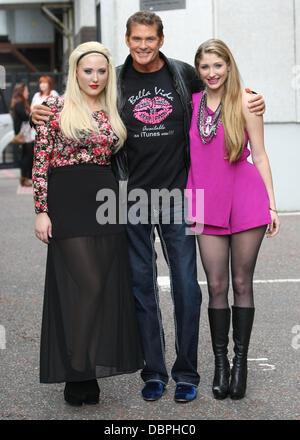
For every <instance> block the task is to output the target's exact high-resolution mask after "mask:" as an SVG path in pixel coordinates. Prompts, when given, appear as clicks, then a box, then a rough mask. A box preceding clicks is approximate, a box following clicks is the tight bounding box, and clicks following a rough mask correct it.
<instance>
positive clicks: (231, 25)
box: [101, 0, 300, 211]
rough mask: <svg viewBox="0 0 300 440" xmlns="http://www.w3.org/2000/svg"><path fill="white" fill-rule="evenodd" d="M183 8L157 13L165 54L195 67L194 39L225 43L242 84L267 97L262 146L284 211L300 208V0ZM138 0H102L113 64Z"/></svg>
mask: <svg viewBox="0 0 300 440" xmlns="http://www.w3.org/2000/svg"><path fill="white" fill-rule="evenodd" d="M186 5H187V8H186V9H180V10H171V11H158V12H157V14H158V15H159V16H160V17H161V18H162V20H163V23H164V33H165V44H164V46H163V48H162V51H163V52H164V53H165V54H166V55H167V56H169V57H173V58H178V59H181V60H183V61H186V62H188V63H190V64H193V60H194V54H195V51H196V49H197V47H198V46H199V44H200V43H201V42H203V41H205V40H207V39H208V38H220V39H222V40H224V41H225V42H226V43H227V44H228V46H229V47H230V49H231V50H232V52H233V55H234V57H235V59H236V61H237V63H238V66H239V69H240V72H241V76H242V79H243V83H244V85H245V86H247V87H250V88H251V89H252V90H256V91H258V92H261V93H262V94H263V96H264V98H265V100H266V104H267V110H266V113H265V117H264V120H265V143H266V149H267V152H268V155H269V159H270V163H271V167H272V173H273V180H274V187H275V196H276V199H277V205H278V208H279V209H280V210H282V211H288V210H300V191H299V188H300V172H299V167H300V125H299V122H300V0H284V1H282V0H272V1H270V0H247V1H246V0H187V2H186ZM138 10H139V0H126V1H124V0H101V19H102V38H103V43H104V44H105V45H107V46H108V47H109V48H110V50H111V52H112V54H113V56H114V59H115V61H116V64H121V63H123V61H124V59H125V57H126V56H127V55H128V48H127V46H126V45H125V43H124V34H125V26H126V21H127V18H128V17H129V16H130V15H131V14H133V13H134V12H136V11H138Z"/></svg>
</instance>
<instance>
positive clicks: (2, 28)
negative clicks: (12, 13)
mask: <svg viewBox="0 0 300 440" xmlns="http://www.w3.org/2000/svg"><path fill="white" fill-rule="evenodd" d="M0 35H7V17H6V11H0Z"/></svg>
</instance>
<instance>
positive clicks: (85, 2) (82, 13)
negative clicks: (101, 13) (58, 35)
mask: <svg viewBox="0 0 300 440" xmlns="http://www.w3.org/2000/svg"><path fill="white" fill-rule="evenodd" d="M73 3H74V34H75V35H76V34H77V33H78V32H79V30H80V29H81V28H82V27H85V26H87V27H90V26H96V14H95V12H96V6H95V0H74V2H73Z"/></svg>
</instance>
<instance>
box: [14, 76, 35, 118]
mask: <svg viewBox="0 0 300 440" xmlns="http://www.w3.org/2000/svg"><path fill="white" fill-rule="evenodd" d="M26 87H27V85H26V84H25V83H19V84H16V85H15V87H14V91H13V94H12V98H11V101H10V114H11V115H12V116H13V114H14V108H15V104H16V103H17V102H22V103H23V104H24V107H25V109H26V111H27V113H30V105H29V102H28V100H27V99H25V96H24V91H25V88H26Z"/></svg>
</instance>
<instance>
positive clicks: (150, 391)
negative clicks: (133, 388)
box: [142, 381, 165, 400]
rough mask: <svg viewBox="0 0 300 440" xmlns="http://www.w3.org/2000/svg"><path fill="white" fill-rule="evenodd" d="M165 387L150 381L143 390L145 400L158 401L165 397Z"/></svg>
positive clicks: (160, 383)
mask: <svg viewBox="0 0 300 440" xmlns="http://www.w3.org/2000/svg"><path fill="white" fill-rule="evenodd" d="M164 390H165V385H164V384H163V383H162V382H156V381H149V382H146V385H145V386H144V388H143V389H142V396H143V399H144V400H158V399H160V398H161V396H162V395H163V392H164Z"/></svg>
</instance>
